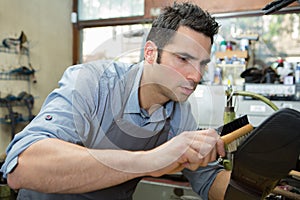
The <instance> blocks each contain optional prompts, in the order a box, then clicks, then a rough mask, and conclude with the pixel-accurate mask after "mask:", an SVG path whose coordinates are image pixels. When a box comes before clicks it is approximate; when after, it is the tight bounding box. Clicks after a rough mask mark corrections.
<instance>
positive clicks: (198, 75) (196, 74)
mask: <svg viewBox="0 0 300 200" xmlns="http://www.w3.org/2000/svg"><path fill="white" fill-rule="evenodd" d="M202 76H203V74H202V72H201V70H200V67H195V66H192V65H191V66H190V69H189V70H188V72H187V76H186V78H187V79H188V80H192V81H194V82H195V83H199V82H200V80H201V79H202Z"/></svg>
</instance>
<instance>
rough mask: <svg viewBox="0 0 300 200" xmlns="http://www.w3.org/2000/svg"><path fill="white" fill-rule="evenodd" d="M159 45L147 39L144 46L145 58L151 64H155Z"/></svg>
mask: <svg viewBox="0 0 300 200" xmlns="http://www.w3.org/2000/svg"><path fill="white" fill-rule="evenodd" d="M156 56H157V47H156V45H155V44H154V42H152V41H147V42H146V43H145V47H144V58H145V61H147V62H148V63H149V64H153V63H154V62H155V61H156Z"/></svg>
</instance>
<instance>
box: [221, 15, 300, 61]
mask: <svg viewBox="0 0 300 200" xmlns="http://www.w3.org/2000/svg"><path fill="white" fill-rule="evenodd" d="M217 21H218V22H219V23H220V24H221V28H220V31H219V38H217V40H218V41H220V40H222V39H225V40H226V41H228V40H234V41H236V43H237V46H236V48H239V43H240V39H241V36H243V35H244V36H245V35H252V36H255V35H257V36H258V40H257V41H256V40H255V39H254V38H252V39H253V40H250V42H251V43H252V47H251V46H250V47H249V48H252V50H253V56H254V57H255V58H254V59H255V61H257V62H264V63H265V64H267V65H268V64H270V63H272V62H274V61H276V60H277V59H278V57H282V58H285V59H287V60H290V61H291V62H296V61H298V62H299V61H300V50H299V49H300V48H299V47H300V14H299V13H290V14H280V15H263V16H252V17H236V18H224V19H217ZM218 41H217V42H218Z"/></svg>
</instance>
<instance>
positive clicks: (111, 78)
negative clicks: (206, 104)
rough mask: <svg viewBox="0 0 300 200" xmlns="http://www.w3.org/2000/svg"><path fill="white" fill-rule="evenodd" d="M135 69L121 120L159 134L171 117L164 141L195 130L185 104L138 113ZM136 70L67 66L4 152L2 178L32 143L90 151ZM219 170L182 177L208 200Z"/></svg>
mask: <svg viewBox="0 0 300 200" xmlns="http://www.w3.org/2000/svg"><path fill="white" fill-rule="evenodd" d="M136 65H138V67H139V70H138V73H137V76H136V77H135V82H134V85H133V88H132V90H131V92H130V94H129V97H128V99H127V101H126V104H125V109H124V113H123V117H124V118H126V119H127V120H129V121H131V122H132V123H134V124H136V125H138V126H141V127H144V128H146V129H149V130H152V131H155V130H161V129H162V127H163V126H164V124H165V121H166V119H167V118H170V125H171V129H170V132H169V136H168V139H171V138H172V137H174V136H176V135H178V134H180V133H181V132H183V131H189V130H196V129H197V124H196V121H195V119H194V117H193V115H192V114H191V107H190V104H189V102H188V101H186V102H183V103H179V102H173V101H170V102H167V103H166V104H165V105H164V106H162V107H160V108H159V109H157V110H156V111H154V112H153V113H152V114H151V115H148V113H147V112H146V111H145V110H143V109H141V107H140V105H139V99H138V88H139V84H140V80H141V76H142V72H143V62H141V63H138V64H136ZM136 65H130V64H124V63H119V62H111V61H95V62H91V63H86V64H80V65H75V66H71V67H69V68H68V69H67V70H66V71H65V72H64V74H63V76H62V78H61V80H60V81H59V88H57V89H55V90H53V91H52V92H51V93H50V94H49V96H48V97H47V98H46V100H45V102H44V104H43V105H42V107H41V110H40V112H39V114H38V115H37V116H36V117H35V118H34V119H33V120H32V121H31V123H30V124H29V125H27V126H26V127H25V128H24V129H23V130H22V131H21V132H20V133H18V134H16V135H15V137H14V139H13V140H12V142H11V143H10V144H9V146H8V147H7V157H6V160H5V163H4V164H3V166H2V168H1V171H2V172H3V174H4V175H3V176H4V177H7V174H8V173H10V172H11V171H12V170H13V169H14V167H15V166H16V165H17V163H18V155H19V154H20V153H22V152H23V151H24V150H25V149H26V148H27V147H29V146H30V145H31V144H32V143H34V142H37V141H39V140H42V139H45V138H58V139H61V140H64V141H68V142H72V143H75V144H80V145H84V146H86V147H88V148H94V147H95V146H94V141H97V140H98V141H99V139H101V138H102V137H103V136H104V134H105V132H106V131H107V130H108V128H109V127H110V125H111V123H112V121H113V117H114V115H116V114H118V111H119V110H120V106H121V105H122V101H123V100H124V99H122V98H120V97H121V96H122V95H121V94H123V92H124V83H125V82H126V81H127V80H126V78H124V77H125V76H124V74H126V73H127V72H128V71H129V70H130V69H131V68H132V67H135V66H136ZM108 104H111V106H108ZM107 107H111V108H112V112H107V110H106V109H107ZM219 170H221V167H220V166H219V165H210V166H208V167H205V168H200V169H199V170H198V171H195V172H191V171H189V170H184V172H183V173H184V174H185V175H186V177H187V178H188V179H189V180H190V182H191V184H192V187H193V189H194V190H195V191H196V192H198V194H199V195H200V196H202V198H204V199H207V194H208V190H209V187H210V185H211V184H212V182H213V180H214V178H215V176H216V173H217V172H218V171H219ZM203 172H205V173H203Z"/></svg>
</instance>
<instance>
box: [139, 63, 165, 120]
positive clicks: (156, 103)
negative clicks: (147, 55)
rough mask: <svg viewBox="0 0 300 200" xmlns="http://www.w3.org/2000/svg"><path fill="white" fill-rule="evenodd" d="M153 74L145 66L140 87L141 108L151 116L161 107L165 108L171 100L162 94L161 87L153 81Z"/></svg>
mask: <svg viewBox="0 0 300 200" xmlns="http://www.w3.org/2000/svg"><path fill="white" fill-rule="evenodd" d="M150 73H151V72H150V71H149V69H148V68H147V66H144V71H143V74H142V78H141V83H140V87H139V102H140V106H141V107H142V108H143V109H145V110H147V111H148V113H149V114H151V113H153V112H154V111H155V110H157V109H158V108H159V107H161V106H163V105H164V104H165V103H166V102H168V101H169V100H170V99H169V98H167V97H166V96H165V95H163V94H162V93H161V92H160V89H159V85H158V84H156V83H154V81H152V80H151V74H150Z"/></svg>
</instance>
